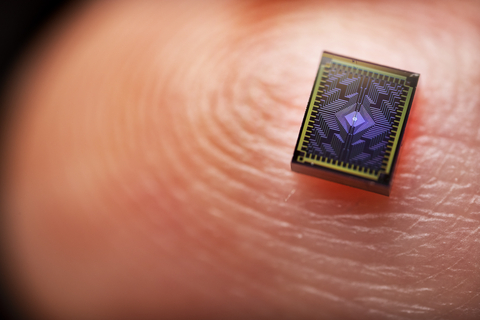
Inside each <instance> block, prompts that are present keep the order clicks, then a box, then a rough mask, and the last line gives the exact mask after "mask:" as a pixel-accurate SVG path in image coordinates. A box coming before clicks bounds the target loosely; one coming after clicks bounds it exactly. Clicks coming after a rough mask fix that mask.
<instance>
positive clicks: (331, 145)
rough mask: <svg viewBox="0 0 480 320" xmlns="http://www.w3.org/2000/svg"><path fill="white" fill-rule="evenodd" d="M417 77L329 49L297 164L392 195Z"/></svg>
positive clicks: (305, 169) (296, 156) (305, 123)
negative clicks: (391, 187)
mask: <svg viewBox="0 0 480 320" xmlns="http://www.w3.org/2000/svg"><path fill="white" fill-rule="evenodd" d="M418 78H419V75H418V74H416V73H411V72H408V71H402V70H398V69H394V68H388V67H385V66H381V65H377V64H373V63H369V62H366V61H361V60H356V59H351V58H348V57H344V56H339V55H335V54H332V53H329V52H324V54H323V56H322V61H321V63H320V67H319V71H318V74H317V78H316V81H315V84H314V87H313V90H312V94H311V96H310V101H309V104H308V106H307V110H306V113H305V117H304V121H303V123H302V128H301V130H300V135H299V138H298V141H297V145H296V148H295V152H294V156H293V159H292V170H294V171H298V172H301V173H306V174H310V175H314V176H318V177H321V178H325V179H328V180H333V181H336V182H341V183H344V184H349V185H352V186H355V187H360V188H363V189H367V190H370V191H374V192H378V193H382V194H386V195H388V194H389V192H390V181H391V176H392V174H393V169H394V166H395V162H396V159H397V157H398V150H399V146H400V143H401V140H402V136H403V132H404V129H405V124H406V120H407V118H408V114H409V111H410V107H411V104H412V101H413V96H414V93H415V89H416V86H417V83H418ZM337 173H338V174H337Z"/></svg>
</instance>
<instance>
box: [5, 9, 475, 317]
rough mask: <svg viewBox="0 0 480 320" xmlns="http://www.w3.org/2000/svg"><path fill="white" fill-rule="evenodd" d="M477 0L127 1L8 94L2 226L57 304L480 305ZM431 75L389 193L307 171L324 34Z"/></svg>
mask: <svg viewBox="0 0 480 320" xmlns="http://www.w3.org/2000/svg"><path fill="white" fill-rule="evenodd" d="M479 16H480V5H479V3H478V2H460V1H452V2H446V1H435V2H422V3H420V2H417V1H411V2H406V1H402V2H387V3H384V2H375V1H373V2H353V3H347V2H327V3H321V2H308V1H295V2H286V1H285V2H281V1H242V2H222V1H209V2H204V1H202V2H200V1H191V2H186V1H163V2H160V1H158V2H154V1H144V2H142V1H131V2H127V1H111V2H92V3H85V4H79V5H77V6H76V7H72V8H71V9H70V10H68V11H66V12H64V13H63V15H62V16H60V17H59V18H58V19H57V20H56V21H55V22H52V25H51V27H50V28H49V29H48V30H47V31H46V32H45V33H44V34H43V36H42V37H40V38H39V39H38V40H37V42H36V43H35V44H34V45H32V48H31V50H30V51H29V52H28V53H27V56H26V57H24V59H23V60H22V61H23V62H22V63H21V64H20V65H19V69H18V72H17V76H16V77H15V79H14V80H13V81H14V82H13V84H12V86H11V90H10V93H11V94H10V96H9V98H8V105H9V106H10V110H13V111H14V112H12V115H11V117H10V119H9V121H8V125H9V126H8V130H7V132H8V134H7V135H5V136H6V137H7V139H6V147H5V150H4V154H5V160H4V165H3V167H2V170H3V172H4V176H5V179H4V182H3V188H4V192H3V196H4V203H5V210H6V211H5V212H6V214H5V215H4V218H3V220H2V225H3V229H2V233H3V236H4V239H5V241H4V242H3V244H4V248H5V249H6V251H5V252H6V253H5V254H6V256H5V257H6V258H7V259H6V261H8V264H7V267H8V268H9V273H8V275H9V278H10V279H11V285H12V288H13V289H14V292H15V294H16V297H17V298H18V299H19V300H18V301H19V303H20V305H21V307H22V309H24V310H27V311H28V312H29V314H30V315H35V316H36V317H40V318H48V319H134V318H144V319H147V318H156V319H158V318H162V319H184V318H185V319H187V318H189V319H193V318H200V319H202V318H205V319H227V318H229V319H231V318H242V319H261V318H268V319H284V318H294V319H299V318H300V319H332V318H334V319H367V318H368V319H478V318H479V317H480V273H479V267H480V260H479V259H480V258H479V257H480V241H479V240H478V239H479V234H480V164H479V163H480V162H479V161H478V159H479V158H480V129H479V126H478V124H479V123H480V97H479V95H478V85H479V83H480V72H479V68H478V66H479V65H480V55H479V54H478V53H479V52H480V36H479V35H480V20H479V19H478V17H479ZM323 50H329V51H332V52H337V53H340V54H344V55H347V56H353V57H356V58H358V59H365V60H369V61H373V62H376V63H380V64H384V65H389V66H394V67H397V68H400V69H406V70H411V71H413V72H417V73H420V74H421V77H420V84H419V88H418V90H417V94H416V96H415V101H414V105H413V109H412V113H411V117H410V120H409V124H408V127H407V130H406V135H405V139H404V143H403V146H402V152H401V156H400V160H399V162H398V166H397V171H396V173H395V177H394V181H393V188H392V192H391V196H390V197H385V196H381V195H377V194H373V193H370V192H367V191H363V190H359V189H354V188H350V187H347V186H343V185H340V184H335V183H332V182H328V181H324V180H321V179H317V178H312V177H309V176H305V175H300V174H297V173H294V172H292V171H291V170H290V160H291V156H292V153H293V148H294V146H295V142H296V138H297V135H298V130H299V128H300V124H301V121H302V118H303V114H304V111H305V106H306V103H307V100H308V97H309V94H310V90H311V87H312V84H313V80H314V78H315V73H316V70H317V67H318V63H319V59H320V55H321V52H322V51H323Z"/></svg>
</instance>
